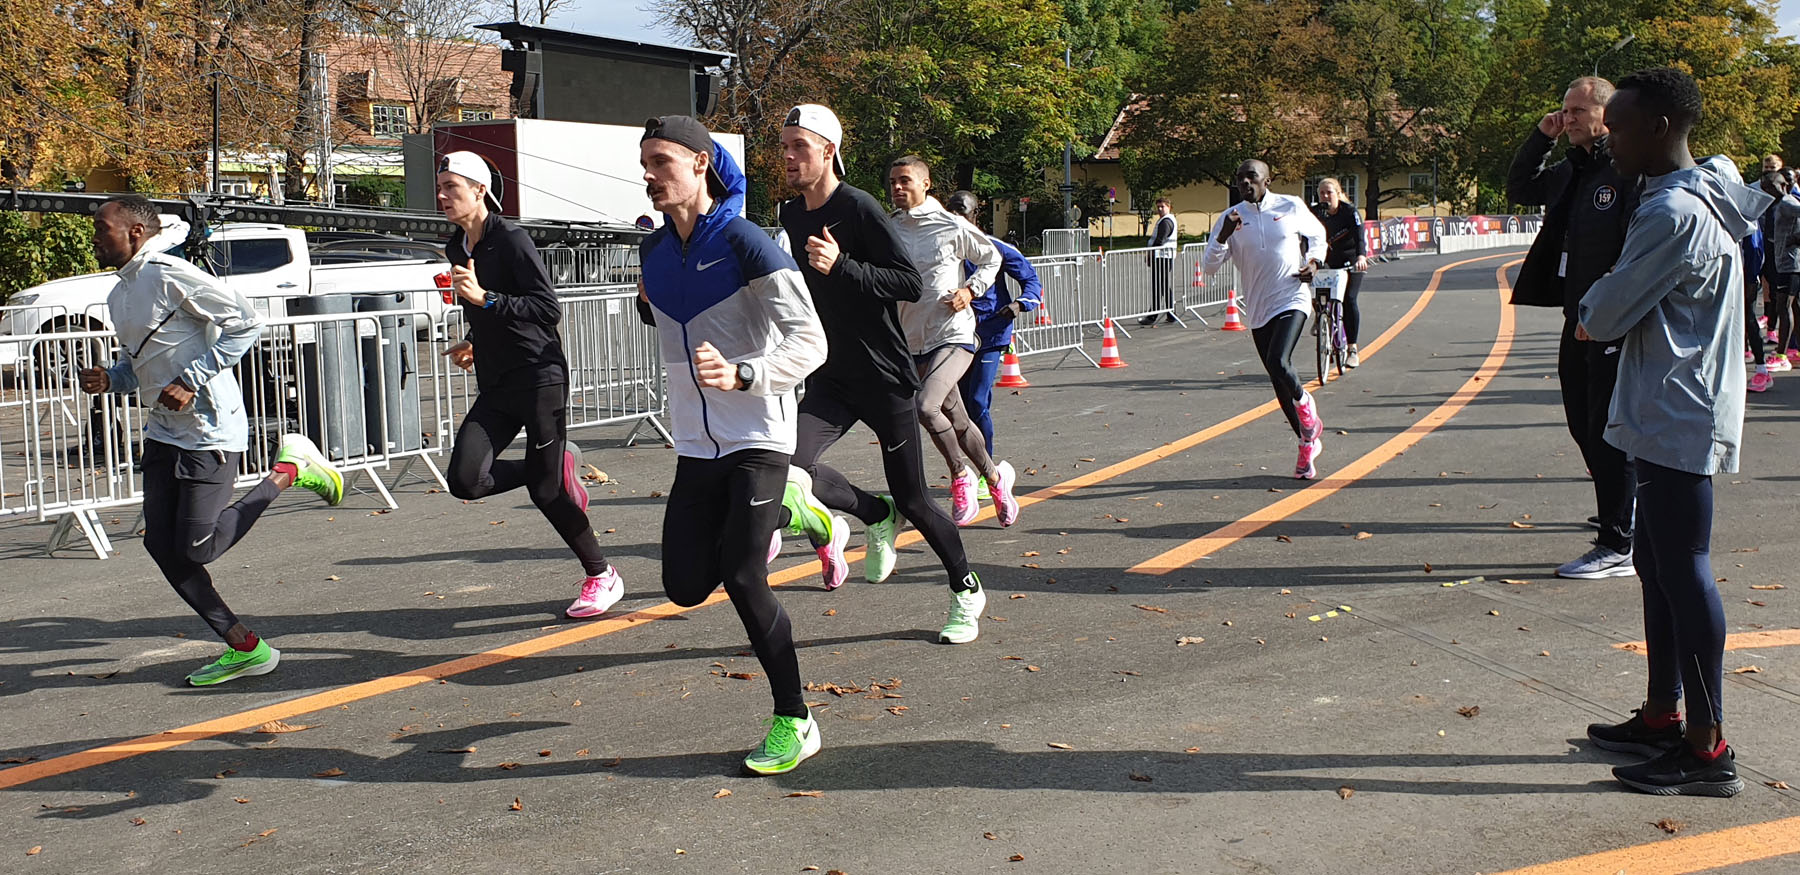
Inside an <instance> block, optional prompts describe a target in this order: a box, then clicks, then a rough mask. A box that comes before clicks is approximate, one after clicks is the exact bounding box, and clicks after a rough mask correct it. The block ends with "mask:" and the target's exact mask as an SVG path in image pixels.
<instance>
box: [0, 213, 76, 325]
mask: <svg viewBox="0 0 1800 875" xmlns="http://www.w3.org/2000/svg"><path fill="white" fill-rule="evenodd" d="M93 240H94V223H93V220H91V219H89V218H87V217H86V216H72V215H62V214H56V213H46V214H42V215H39V214H36V213H12V212H0V303H3V302H5V301H6V300H7V299H9V298H11V297H12V296H13V294H14V293H16V292H18V291H20V290H21V289H28V288H31V287H32V286H35V285H40V284H42V283H47V282H49V281H51V280H54V279H61V278H63V277H66V276H74V275H76V274H82V273H92V272H94V271H97V270H99V269H100V265H99V264H98V263H97V262H95V261H94V243H93Z"/></svg>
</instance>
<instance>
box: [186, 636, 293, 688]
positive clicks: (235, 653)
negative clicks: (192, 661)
mask: <svg viewBox="0 0 1800 875" xmlns="http://www.w3.org/2000/svg"><path fill="white" fill-rule="evenodd" d="M280 664H281V651H279V650H276V649H275V648H273V647H270V646H269V642H267V641H257V642H256V649H255V650H252V651H250V652H249V653H245V652H243V651H241V650H236V649H233V648H230V647H227V648H225V655H224V656H221V657H219V658H218V659H216V660H213V661H212V662H209V663H207V664H206V665H203V666H201V667H200V668H198V669H195V670H194V673H193V674H190V675H188V676H187V682H188V685H189V686H194V687H210V686H212V685H213V684H222V683H224V682H226V681H228V680H231V679H232V678H236V677H242V676H246V675H259V674H268V673H269V672H272V671H274V670H275V666H277V665H280Z"/></svg>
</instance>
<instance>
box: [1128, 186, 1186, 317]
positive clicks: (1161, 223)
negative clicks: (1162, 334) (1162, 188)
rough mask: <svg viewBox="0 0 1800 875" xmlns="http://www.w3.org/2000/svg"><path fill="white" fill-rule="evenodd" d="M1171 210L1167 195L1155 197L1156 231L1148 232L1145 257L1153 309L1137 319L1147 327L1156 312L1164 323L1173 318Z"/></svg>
mask: <svg viewBox="0 0 1800 875" xmlns="http://www.w3.org/2000/svg"><path fill="white" fill-rule="evenodd" d="M1174 210H1175V208H1174V206H1173V205H1171V204H1170V203H1169V199H1168V198H1166V197H1159V198H1157V199H1156V230H1155V232H1154V233H1152V234H1151V235H1150V246H1151V250H1150V253H1149V255H1148V256H1146V258H1147V259H1148V260H1149V262H1150V309H1151V310H1152V311H1156V312H1152V313H1150V314H1149V315H1147V316H1145V317H1144V318H1142V319H1139V320H1138V324H1139V325H1143V326H1146V327H1148V326H1151V325H1155V324H1156V315H1157V312H1160V313H1162V318H1163V321H1164V322H1169V323H1173V322H1174V321H1175V293H1174V291H1173V289H1172V286H1171V285H1170V283H1171V280H1170V274H1172V273H1174V271H1175V240H1176V231H1177V227H1176V224H1175V212H1174Z"/></svg>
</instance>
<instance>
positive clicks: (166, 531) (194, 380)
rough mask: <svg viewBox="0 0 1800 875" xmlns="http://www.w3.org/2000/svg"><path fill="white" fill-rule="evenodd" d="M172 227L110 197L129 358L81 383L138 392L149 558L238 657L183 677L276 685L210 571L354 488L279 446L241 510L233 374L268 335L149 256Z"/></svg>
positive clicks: (104, 227)
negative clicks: (294, 490) (290, 498)
mask: <svg viewBox="0 0 1800 875" xmlns="http://www.w3.org/2000/svg"><path fill="white" fill-rule="evenodd" d="M161 229H162V223H161V221H160V220H159V219H158V218H157V214H156V207H155V206H153V205H152V204H151V203H150V202H149V201H148V200H146V199H144V198H143V197H140V196H138V195H122V196H120V197H115V198H111V199H108V200H107V201H106V203H105V204H104V205H102V206H101V208H100V212H99V213H98V214H96V215H95V216H94V256H95V258H96V259H97V260H98V261H99V262H100V266H101V267H111V268H117V269H118V274H117V276H118V278H119V282H118V285H115V286H113V289H112V292H111V293H110V294H108V295H107V298H106V306H107V309H108V310H109V311H110V312H111V313H112V317H113V328H114V330H115V331H116V332H117V334H118V341H119V348H120V349H121V350H123V351H124V357H122V358H120V359H119V360H117V361H116V362H114V363H113V364H112V365H111V366H110V367H106V368H84V369H82V370H81V371H80V374H79V376H80V380H81V388H82V389H83V390H85V391H87V392H91V393H94V394H100V393H104V392H119V393H127V392H135V393H137V399H138V401H139V402H140V403H141V404H143V405H144V406H145V407H147V408H149V410H150V414H149V416H148V422H146V423H145V426H144V455H143V469H144V480H143V484H144V549H145V550H146V551H147V552H149V554H150V558H151V559H154V560H155V561H156V565H157V567H158V568H160V569H162V573H163V577H165V578H167V579H168V581H169V585H170V586H172V587H174V588H175V592H176V593H177V594H179V595H180V596H181V599H182V601H185V602H187V603H188V607H190V608H193V609H194V612H195V613H197V614H199V615H200V618H201V619H203V620H205V621H206V624H207V625H209V626H211V627H212V630H213V631H214V632H216V633H218V635H219V637H220V638H223V639H224V640H225V643H226V645H228V647H227V649H226V651H225V653H224V655H222V656H220V657H219V658H218V659H216V660H214V661H213V662H211V663H209V664H207V665H205V666H202V667H201V668H199V669H197V670H195V671H194V672H193V673H192V674H190V675H188V676H187V682H188V683H189V684H191V685H193V686H196V687H205V686H211V685H213V684H222V683H224V682H226V681H228V680H231V679H232V678H236V677H242V676H246V675H259V674H268V673H269V672H272V671H274V670H275V666H276V665H278V664H280V662H281V651H279V650H277V649H275V648H274V647H272V646H270V644H269V642H267V641H265V640H263V639H262V638H260V637H258V636H257V634H256V633H255V632H252V631H251V630H250V628H249V627H248V626H245V625H244V623H243V621H242V620H240V619H238V616H237V615H236V614H234V613H232V611H231V608H229V607H227V606H226V605H225V600H224V599H222V598H220V597H219V592H218V590H217V589H214V588H213V582H212V575H210V574H208V573H207V571H206V566H207V565H209V564H211V563H212V562H214V561H215V560H217V559H218V558H219V557H220V556H223V555H225V551H227V550H229V549H231V548H232V546H233V545H235V544H236V543H237V542H238V541H240V540H242V539H243V537H244V536H245V535H247V534H249V533H250V528H251V527H252V526H254V525H256V521H257V519H258V518H259V517H261V516H262V512H263V511H264V510H266V509H267V508H268V507H269V505H270V504H272V503H274V501H275V499H276V497H277V496H279V495H281V493H282V490H285V489H287V488H288V487H289V486H295V485H298V486H299V487H300V488H302V489H309V490H311V491H313V492H316V493H318V494H319V496H320V497H321V498H324V499H325V501H326V503H327V504H333V505H335V504H337V503H339V502H341V501H343V500H344V478H343V477H342V476H341V475H340V474H338V472H337V470H336V469H335V468H333V467H332V466H331V464H330V463H329V462H327V461H326V459H325V456H324V454H322V453H320V452H319V448H318V447H316V446H314V445H313V442H312V441H310V440H307V439H306V438H305V437H304V436H302V435H297V434H290V435H286V436H284V437H283V438H282V439H281V452H280V455H278V456H277V458H276V462H275V466H274V470H273V471H271V472H270V474H269V476H268V477H265V478H263V481H262V482H261V483H258V484H256V486H255V487H254V488H252V489H251V490H250V491H249V492H248V493H247V494H245V495H244V497H243V498H240V499H238V500H237V501H236V502H232V503H231V504H230V505H229V506H228V505H227V504H226V502H228V501H230V500H231V493H232V491H233V489H234V481H235V480H236V479H237V474H238V462H239V460H240V459H242V457H243V454H244V452H245V451H246V450H248V449H249V448H250V422H249V419H248V418H247V416H246V414H245V412H244V400H243V398H244V396H243V391H242V390H241V389H240V388H239V387H238V382H237V377H236V376H235V375H234V374H233V373H232V371H231V368H232V366H233V365H236V364H237V362H238V360H239V359H241V358H243V356H244V353H246V352H249V351H250V349H251V347H253V346H255V345H256V339H257V337H258V336H259V335H260V334H261V333H262V324H261V323H260V322H259V321H258V320H257V318H256V311H255V310H253V309H252V308H251V307H250V302H249V301H247V300H245V298H244V296H243V295H242V294H239V293H238V292H236V291H233V290H232V289H230V288H228V287H226V286H225V285H224V284H222V283H220V282H219V281H218V279H217V278H215V277H213V276H212V275H211V274H208V273H206V272H205V271H202V270H200V269H199V268H197V267H195V266H194V265H192V264H189V263H188V262H187V261H184V260H182V259H180V258H177V257H175V256H173V255H163V254H159V253H158V252H157V251H156V249H154V248H150V247H146V246H145V245H144V244H145V243H147V242H148V241H149V240H150V238H152V237H154V236H156V234H157V232H158V231H160V230H161Z"/></svg>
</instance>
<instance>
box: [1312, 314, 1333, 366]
mask: <svg viewBox="0 0 1800 875" xmlns="http://www.w3.org/2000/svg"><path fill="white" fill-rule="evenodd" d="M1330 312H1331V311H1330V308H1329V307H1320V306H1318V302H1317V301H1315V302H1314V306H1313V316H1315V317H1316V318H1314V319H1313V349H1314V350H1315V351H1316V352H1317V354H1318V363H1319V385H1321V386H1323V385H1325V381H1326V380H1328V379H1330V378H1331V374H1330V371H1328V370H1326V363H1327V361H1328V360H1329V358H1330V356H1331V332H1330V331H1328V330H1326V329H1327V328H1328V326H1327V325H1326V319H1327V314H1328V313H1330Z"/></svg>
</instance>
